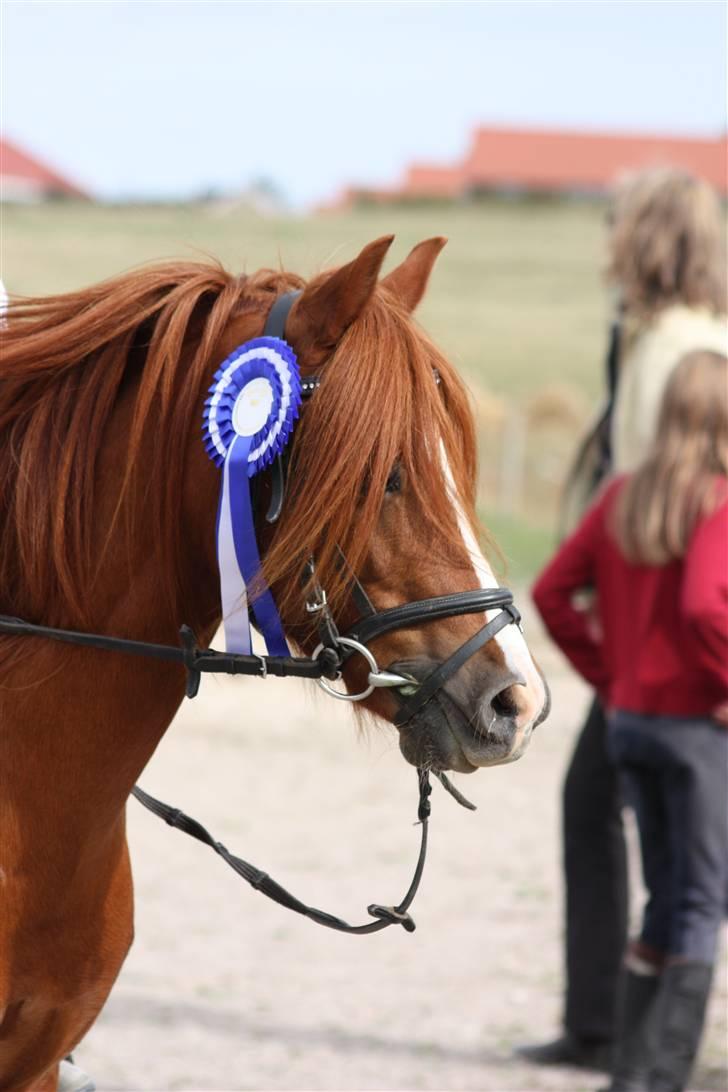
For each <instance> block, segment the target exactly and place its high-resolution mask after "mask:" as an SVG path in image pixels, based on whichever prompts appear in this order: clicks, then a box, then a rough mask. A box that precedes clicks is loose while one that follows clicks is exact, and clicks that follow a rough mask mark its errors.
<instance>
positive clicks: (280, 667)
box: [0, 292, 521, 934]
mask: <svg viewBox="0 0 728 1092" xmlns="http://www.w3.org/2000/svg"><path fill="white" fill-rule="evenodd" d="M299 295H300V292H288V293H286V294H285V295H282V296H279V297H278V299H276V301H275V303H274V304H273V306H272V308H271V310H270V313H269V315H268V320H267V322H266V326H265V331H264V334H265V335H267V336H270V337H280V338H283V337H284V333H285V325H286V320H287V317H288V314H289V311H290V309H291V307H292V305H293V303H294V302H295V300H296V299H297V298H298V296H299ZM435 380H436V382H439V376H437V375H435ZM319 384H320V378H319V377H318V376H313V377H308V378H304V379H302V382H301V388H302V396H303V399H304V401H305V400H306V399H308V398H310V397H311V395H313V394H314V392H315V391H316V390H317V389H318V387H319ZM287 472H288V467H287V464H286V461H285V460H284V458H283V457H282V456H280V455H279V456H278V457H277V459H276V461H275V463H274V464H273V466H272V469H271V484H272V495H271V501H270V504H269V507H268V512H267V516H266V519H267V520H268V522H269V523H275V522H276V520H277V519H278V518H279V516H280V513H281V510H282V507H283V503H284V496H285V489H286V485H287V477H288V473H287ZM339 554H340V561H341V564H342V565H343V566H345V567H346V569H347V570H348V573H349V578H350V590H351V596H352V598H353V600H354V602H355V604H356V606H357V609H358V611H359V614H360V617H359V619H358V621H357V622H355V623H354V625H353V626H351V627H350V629H348V630H347V631H346V632H345V633H343V634H341V633H339V630H338V628H337V626H336V622H335V620H334V618H333V615H332V613H331V610H330V607H329V605H328V602H327V597H326V591H325V589H324V588H322V587H321V586H320V584H319V583H318V580H317V578H316V571H315V563H314V560H313V559H312V560H311V561H309V563H308V566H307V571H306V573H304V578H305V582H306V584H307V585H308V586H309V587H310V589H311V593H312V598H311V599H310V600H309V601H308V602H307V603H306V610H307V611H308V613H310V614H312V615H315V616H316V618H317V632H318V636H319V643H318V645H317V647H316V649H315V650H314V652H313V654H312V656H311V657H304V656H258V655H254V654H252V655H245V654H242V653H234V652H218V651H216V650H215V649H211V648H207V649H200V648H199V647H198V645H197V641H196V638H195V635H194V633H193V631H192V630H191V629H190V627H189V626H186V625H183V626H182V627H181V628H180V643H181V647H178V646H175V645H163V644H154V643H151V642H148V641H135V640H128V639H126V638H121V637H110V636H106V635H103V634H95V633H79V632H76V631H73V630H67V629H56V628H52V627H49V626H42V625H35V624H33V623H30V622H26V621H23V620H22V619H20V618H14V617H10V616H8V615H0V635H2V634H5V635H8V636H24V637H43V638H46V639H49V640H53V641H59V642H62V643H64V644H72V645H80V646H82V647H85V648H93V649H99V650H103V651H109V652H122V653H125V654H129V655H134V656H143V657H146V658H150V659H157V660H163V661H166V662H171V663H179V664H181V665H182V666H183V667H184V668H185V671H186V675H187V683H186V688H185V692H186V695H187V697H188V698H194V697H195V696H196V694H197V692H198V690H199V686H200V680H201V676H202V674H225V675H250V676H257V677H258V678H267V677H268V676H269V675H271V676H275V677H279V678H285V677H288V676H293V677H298V678H305V679H314V680H316V681H317V682H318V684H319V685H320V686H321V687H322V688H323V689H324V690H325V691H326V693H327V694H330V695H331V696H332V697H334V698H337V699H339V700H343V701H350V702H357V701H363V700H364V699H365V698H368V697H369V696H370V695H371V694H372V693H373V692H374V690H375V689H377V688H380V687H385V688H389V689H391V690H392V692H393V695H394V696H395V698H396V700H397V701H398V703H399V709H398V711H397V713H396V715H395V717H394V724H395V725H397V727H402V726H403V725H404V724H406V723H407V722H408V721H410V720H411V719H412V718H413V717H414V716H415V715H416V714H417V713H418V712H419V711H420V710H421V709H422V708H423V707H424V706H425V705H426V704H427V702H429V701H430V700H431V699H432V698H433V697H434V696H435V695H436V694H437V693H438V691H440V690H441V689H442V687H443V686H444V685H445V683H446V682H447V681H448V679H450V678H451V677H452V676H453V675H454V674H455V673H456V672H457V671H458V670H459V669H460V668H461V667H462V666H463V664H464V663H466V661H467V660H469V659H470V658H471V657H472V656H474V655H475V653H476V652H478V651H479V650H480V649H481V648H482V647H483V646H484V645H486V644H487V643H488V641H490V640H492V639H493V638H494V637H495V636H496V635H497V634H498V633H499V632H500V631H501V630H502V629H503V628H504V627H505V626H507V625H509V624H510V623H511V622H512V623H514V624H515V625H517V626H519V627H520V621H521V616H520V614H519V612H518V610H517V609H516V607H515V605H514V603H513V594H512V593H511V592H510V591H509V589H508V588H500V587H498V588H479V589H478V590H477V591H469V592H454V593H453V594H451V595H440V596H436V597H434V598H431V599H418V600H415V601H413V602H410V603H405V604H402V605H401V606H397V607H392V608H390V609H388V610H382V611H378V610H376V608H375V607H374V605H373V604H372V602H371V600H370V599H369V596H368V595H367V593H366V591H365V589H364V588H363V586H362V585H361V583H360V582H359V580H358V578H357V577H356V575H355V574H354V573H353V572H352V570H351V569H350V568H349V566H348V563H347V561H346V558H345V557H344V555H343V553H341V551H339ZM493 610H497V611H498V612H499V613H498V614H497V615H496V616H495V617H494V618H492V619H491V620H489V621H487V622H486V624H485V625H484V626H483V627H482V628H481V629H479V630H478V631H477V633H475V634H474V635H473V636H472V637H471V638H470V639H469V640H467V641H465V642H464V643H463V644H462V645H460V647H459V648H457V649H456V650H455V652H453V653H452V655H451V656H449V657H448V659H446V660H445V661H444V662H443V663H441V664H440V665H439V666H438V667H436V668H435V669H434V670H433V671H432V672H431V673H430V674H429V675H428V676H426V678H425V679H424V680H422V681H418V680H416V679H414V678H412V677H411V676H406V675H402V674H399V673H395V672H392V671H387V670H382V669H380V667H379V665H378V663H377V660H376V657H375V656H374V654H373V653H372V651H371V649H370V648H369V643H370V642H371V641H374V640H376V638H377V637H382V636H383V635H384V634H386V633H391V632H393V631H394V630H398V629H405V628H406V629H409V628H411V627H413V626H418V625H422V624H424V623H426V622H433V621H437V620H438V619H443V618H455V617H458V616H461V615H465V614H482V613H484V612H488V611H493ZM354 655H360V656H362V657H363V658H364V659H365V661H366V662H367V665H368V667H369V672H368V674H367V685H366V687H365V689H363V690H362V691H361V692H360V693H356V694H349V693H348V692H347V693H345V692H342V691H339V690H336V689H335V688H334V687H333V686H332V685H331V684H332V682H334V681H336V680H337V679H340V678H341V676H342V670H343V667H344V665H345V664H346V663H347V661H348V660H349V659H350V658H351V657H352V656H354ZM433 772H434V773H435V775H436V776H437V778H438V779H439V780H440V782H441V783H442V785H443V786H444V787H445V788H446V789H447V790H448V792H450V793H451V795H453V796H454V797H455V799H457V800H458V802H459V803H462V804H464V805H465V806H466V807H470V808H472V807H473V805H472V804H469V803H468V801H466V800H465V798H464V797H462V796H461V794H460V793H458V791H457V790H456V789H455V788H454V787H453V786H452V785H451V784H450V783H449V781H448V779H447V777H446V776H445V774H444V773H443V772H441V771H433ZM417 776H418V788H419V799H418V809H417V816H418V822H419V823H420V824H421V827H422V836H421V843H420V853H419V857H418V861H417V865H416V868H415V873H414V877H413V880H412V882H411V884H410V887H409V889H408V891H407V893H406V895H405V896H404V898H403V899H402V901H401V902H400V903H399V904H398V905H397V906H381V905H379V904H372V905H370V906H369V907H368V912H369V914H370V915H371V916H372V917H374V918H375V919H376V920H375V921H372V922H369V923H367V924H366V925H358V926H353V925H349V924H348V923H347V922H345V921H342V919H340V918H337V917H335V916H334V915H332V914H328V913H326V912H325V911H322V910H317V909H315V908H314V907H310V906H306V905H305V904H304V903H302V902H301V901H300V900H299V899H297V898H295V896H293V895H291V894H290V893H289V892H288V891H286V890H285V888H283V887H281V886H280V884H278V883H276V881H275V880H273V879H272V878H271V877H270V876H268V875H267V873H265V872H262V871H261V870H260V869H258V868H256V867H255V866H254V865H251V864H250V863H248V862H247V861H244V860H243V859H242V858H240V857H236V856H234V855H233V854H231V853H230V852H229V851H228V850H227V849H226V847H225V846H224V845H222V843H221V842H218V841H216V840H215V839H214V838H213V837H212V835H211V834H210V833H209V832H208V831H207V830H205V828H204V827H203V826H202V825H201V824H200V823H198V822H197V821H196V820H195V819H191V818H190V817H189V816H187V815H185V814H184V812H182V811H180V810H179V809H178V808H172V807H170V806H169V805H168V804H164V803H162V802H161V801H159V800H156V799H155V798H154V797H152V796H149V795H148V794H147V793H145V792H144V791H143V790H142V789H140V788H139V787H138V786H136V787H135V788H134V789H133V795H134V796H135V797H136V798H137V800H139V801H140V803H142V804H143V805H144V806H145V807H146V808H148V809H149V810H150V811H152V812H153V813H154V814H155V815H157V816H159V817H160V818H162V819H164V820H165V822H166V823H168V824H169V825H170V826H173V827H176V828H177V829H178V830H181V831H183V832H184V833H186V834H189V835H190V836H191V837H193V838H196V839H197V840H198V841H201V842H203V843H205V844H206V845H209V846H210V847H211V848H212V849H214V850H215V852H216V853H217V854H218V855H219V856H221V857H222V858H223V859H224V860H225V861H226V863H227V864H229V865H230V867H231V868H233V869H234V871H235V872H237V874H238V875H239V876H241V877H242V878H243V879H245V880H246V881H247V882H248V883H249V884H250V885H251V886H252V887H254V888H255V889H256V890H258V891H261V892H262V893H263V894H264V895H266V896H267V897H268V898H271V899H273V900H274V901H275V902H278V903H279V904H281V905H282V906H285V907H286V908H288V909H290V910H293V911H295V912H296V913H299V914H303V915H304V916H306V917H308V918H311V919H312V920H313V921H316V922H317V923H318V924H320V925H325V926H327V927H328V928H331V929H336V930H338V931H340V932H346V933H354V934H366V933H373V932H378V931H379V930H380V929H384V928H386V927H387V926H389V925H402V926H403V928H405V929H406V930H407V931H408V932H412V931H414V928H415V923H414V921H413V920H412V918H411V917H410V915H409V913H408V912H407V911H408V908H409V906H410V904H411V903H412V900H413V899H414V896H415V894H416V892H417V888H418V886H419V882H420V879H421V876H422V871H423V868H424V862H425V854H426V849H427V826H428V819H429V815H430V802H429V796H430V793H431V786H430V783H429V776H428V771H427V770H424V769H418V771H417Z"/></svg>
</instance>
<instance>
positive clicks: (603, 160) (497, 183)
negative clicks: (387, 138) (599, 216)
mask: <svg viewBox="0 0 728 1092" xmlns="http://www.w3.org/2000/svg"><path fill="white" fill-rule="evenodd" d="M655 166H671V167H682V168H684V169H685V170H688V171H690V172H691V173H692V174H695V175H698V176H699V177H701V178H704V179H705V180H706V181H707V182H709V183H710V184H711V185H712V186H713V187H714V188H715V189H716V190H717V191H718V193H720V194H721V195H722V196H724V197H725V196H726V195H728V142H727V140H726V136H725V135H723V136H720V137H715V138H712V139H711V138H697V137H696V138H693V137H668V136H654V135H649V134H642V135H640V134H617V133H587V132H569V131H558V130H547V129H505V128H495V127H481V128H478V129H476V130H475V132H474V133H473V135H472V139H471V145H470V150H469V151H468V153H467V155H466V156H465V158H464V159H463V160H462V162H461V163H459V164H455V165H447V164H434V163H431V164H421V163H415V164H412V165H411V166H410V167H408V168H407V169H406V171H405V173H404V177H403V179H402V182H401V183H400V185H398V186H393V187H388V188H386V189H379V190H374V189H365V188H362V187H359V188H357V187H351V186H350V187H349V188H348V189H347V190H345V191H344V192H343V193H342V194H341V195H340V197H339V198H338V200H337V201H335V202H334V203H333V204H332V206H330V207H334V208H340V207H342V206H346V205H351V204H353V203H356V201H357V200H360V201H377V202H382V203H383V202H387V201H422V200H438V201H442V200H462V199H466V198H469V197H472V196H474V195H477V194H482V193H506V194H538V195H556V196H578V195H583V196H598V195H600V194H603V193H605V192H607V191H608V190H609V188H610V187H611V186H612V185H613V184H614V182H615V180H616V179H617V178H618V177H619V176H620V174H623V173H625V172H627V171H633V170H641V169H643V168H646V167H655Z"/></svg>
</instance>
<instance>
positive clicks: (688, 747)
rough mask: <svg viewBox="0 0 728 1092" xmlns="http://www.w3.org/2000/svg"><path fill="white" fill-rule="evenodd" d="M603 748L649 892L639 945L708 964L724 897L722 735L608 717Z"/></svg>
mask: <svg viewBox="0 0 728 1092" xmlns="http://www.w3.org/2000/svg"><path fill="white" fill-rule="evenodd" d="M608 747H609V753H610V757H611V758H612V760H613V761H614V762H615V763H616V764H617V766H618V768H619V774H620V778H621V779H622V784H623V794H624V799H625V802H626V803H628V804H629V805H630V806H631V807H633V808H634V810H635V814H636V816H637V825H638V827H639V834H640V844H641V849H642V868H643V872H644V878H645V885H646V887H647V890H648V893H649V898H648V901H647V905H646V907H645V912H644V919H643V922H642V933H641V937H640V939H641V940H642V941H643V942H644V943H645V944H647V945H649V946H650V947H652V948H656V949H657V950H658V951H660V952H663V953H665V954H666V955H669V956H680V957H683V958H685V959H690V960H695V961H697V962H700V963H712V962H713V960H714V958H715V951H716V946H717V941H718V936H719V933H720V927H721V922H722V920H723V915H724V912H725V906H726V891H727V890H728V803H727V801H728V731H727V730H726V729H725V728H722V727H721V726H720V725H718V724H716V723H715V722H714V721H712V720H708V719H693V718H689V717H666V716H652V717H651V716H645V715H642V714H638V713H629V712H626V711H624V710H616V711H615V712H614V713H613V714H612V716H611V717H610V724H609V736H608Z"/></svg>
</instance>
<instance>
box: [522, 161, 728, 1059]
mask: <svg viewBox="0 0 728 1092" xmlns="http://www.w3.org/2000/svg"><path fill="white" fill-rule="evenodd" d="M609 229H610V230H609V239H608V268H607V276H608V280H609V282H610V284H611V286H612V287H613V289H614V291H615V295H616V300H617V308H616V316H615V321H614V323H613V326H612V332H611V339H610V348H609V353H608V357H607V376H606V387H607V398H606V402H605V405H604V406H603V407H602V409H601V411H600V412H599V414H598V416H597V418H596V421H595V422H594V424H593V426H592V428H591V429H590V430H589V432H588V434H587V436H586V438H585V440H584V441H583V442H582V444H581V446H580V448H579V450H578V452H577V456H576V459H575V461H574V466H573V469H572V472H571V474H570V475H569V477H568V479H567V484H566V488H565V494H564V505H563V512H562V529H563V530H564V531H566V530H568V529H569V528H572V527H573V526H575V524H576V522H577V521H578V519H579V518H580V516H581V514H582V513H583V511H584V509H585V507H586V506H587V505H588V503H589V501H590V499H591V497H592V496H593V495H594V492H595V490H596V489H597V488H598V487H599V486H600V484H601V483H602V482H603V481H604V480H605V479H606V478H607V477H609V476H610V475H612V474H615V473H616V474H621V473H628V472H630V471H632V470H633V469H634V468H635V467H636V466H637V465H638V464H639V463H640V462H641V461H642V459H643V458H644V456H645V455H646V453H647V449H648V447H649V445H650V443H651V440H652V438H653V436H654V433H655V428H656V421H657V414H658V410H659V406H660V402H661V399H662V394H663V391H664V389H665V385H666V383H667V380H668V378H669V376H670V375H671V373H672V371H673V369H674V368H675V366H676V365H677V363H678V362H679V360H680V359H681V358H682V357H683V356H684V355H685V354H686V353H689V352H693V351H695V350H701V349H703V350H712V351H714V352H718V353H722V354H727V353H728V323H727V319H726V310H727V303H726V284H725V270H726V266H725V252H724V242H723V240H724V235H725V225H724V220H723V214H722V212H721V209H720V205H719V203H718V200H717V198H716V196H715V195H714V193H713V192H712V190H711V189H710V187H709V186H708V185H707V184H706V183H705V182H703V181H701V180H700V179H697V178H695V177H693V176H692V175H690V174H688V173H686V172H684V171H681V170H675V169H671V168H656V169H651V170H647V171H644V172H642V173H640V174H637V175H633V176H631V177H628V178H625V179H624V180H623V182H622V183H621V184H620V185H619V186H618V187H617V190H616V193H615V196H614V200H613V203H612V207H611V209H610V223H609ZM563 832H564V872H565V880H566V898H565V910H566V923H565V925H566V931H565V941H566V1001H565V1011H564V1032H563V1034H562V1035H561V1036H559V1037H558V1038H557V1039H556V1040H554V1041H552V1042H548V1043H545V1044H539V1045H536V1046H526V1047H522V1048H520V1049H519V1053H520V1054H521V1055H522V1056H524V1057H526V1058H528V1060H530V1061H532V1062H534V1063H536V1064H554V1065H575V1066H586V1067H591V1068H600V1069H607V1068H608V1066H609V1060H610V1054H611V1048H612V1043H613V1041H614V1039H615V1014H616V1012H617V993H618V986H619V982H620V980H621V977H622V968H623V961H624V959H625V949H626V941H627V870H626V852H625V844H624V833H623V828H622V819H621V804H620V797H619V792H618V785H617V777H616V772H615V770H614V768H613V766H612V765H611V763H610V761H609V759H608V756H607V751H606V721H605V717H604V711H603V709H602V707H601V704H600V703H599V701H598V700H596V699H595V700H594V702H593V703H592V706H591V708H590V710H589V713H588V716H587V719H586V723H585V725H584V728H583V730H582V732H581V735H580V737H579V739H578V741H577V744H576V748H575V750H574V754H573V757H572V760H571V764H570V766H569V770H568V772H567V775H566V780H565V782H564V795H563ZM633 969H634V968H633ZM622 1018H623V1019H627V1020H629V1019H630V1014H629V1013H628V1012H623V1014H622Z"/></svg>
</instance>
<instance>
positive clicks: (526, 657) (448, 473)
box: [440, 441, 546, 730]
mask: <svg viewBox="0 0 728 1092" xmlns="http://www.w3.org/2000/svg"><path fill="white" fill-rule="evenodd" d="M440 452H441V458H442V467H443V471H444V474H445V480H446V481H447V485H448V489H449V491H450V497H451V499H452V504H453V508H454V509H455V514H456V516H457V523H458V527H459V529H460V534H461V536H462V539H463V542H464V544H465V548H466V550H467V551H468V553H469V555H470V559H471V561H472V563H473V569H474V570H475V575H476V577H477V579H478V583H479V584H480V587H481V588H497V587H499V586H500V585H499V584H498V581H497V580H496V578H495V576H494V574H493V570H492V569H491V567H490V565H489V564H488V562H487V560H486V558H485V557H484V556H483V551H482V550H481V548H480V544H479V543H478V540H477V538H476V537H475V534H474V532H473V528H472V526H471V524H470V520H469V519H468V518H467V516H466V515H465V512H464V510H463V506H462V502H461V501H460V497H459V496H458V492H457V487H456V485H455V479H454V478H453V474H452V470H451V469H450V463H449V461H448V457H447V452H446V451H445V445H444V444H443V443H442V441H441V442H440ZM499 613H500V611H499V609H498V608H496V609H495V610H490V611H486V612H485V618H486V621H487V622H490V621H491V620H492V619H493V618H495V617H496V616H497V615H498V614H499ZM493 640H494V641H495V642H496V644H497V645H498V647H499V648H500V650H501V652H502V653H503V659H504V660H505V663H506V667H507V668H508V669H509V671H511V672H512V673H513V675H514V676H516V678H517V679H518V681H519V682H520V684H521V685H522V686H523V688H524V692H523V695H520V700H519V705H520V706H521V707H522V712H521V713H520V714H519V720H520V719H521V717H524V723H523V725H522V726H521V730H524V729H527V728H530V726H531V724H532V723H533V721H534V720H535V719H536V717H537V716H538V715H539V713H540V712H541V710H542V709H543V706H544V702H545V701H546V690H545V688H544V683H543V679H542V678H541V675H540V674H539V671H538V669H537V668H536V665H535V664H534V662H533V659H532V657H531V653H530V652H529V650H528V645H527V644H526V639H525V637H524V636H523V634H522V633H521V630H520V628H519V627H518V626H516V625H515V624H510V625H507V626H504V627H503V629H502V630H501V631H500V632H499V633H497V634H496V635H495V637H494V638H493Z"/></svg>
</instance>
